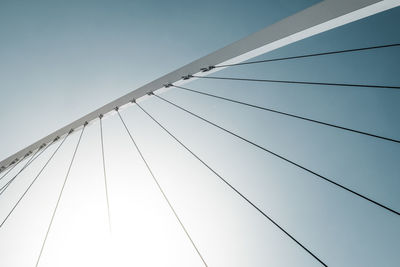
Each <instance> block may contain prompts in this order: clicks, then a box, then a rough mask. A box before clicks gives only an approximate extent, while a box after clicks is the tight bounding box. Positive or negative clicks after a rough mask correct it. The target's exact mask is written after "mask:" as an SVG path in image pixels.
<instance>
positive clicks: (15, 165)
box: [0, 160, 22, 181]
mask: <svg viewBox="0 0 400 267" xmlns="http://www.w3.org/2000/svg"><path fill="white" fill-rule="evenodd" d="M21 161H22V160H19V161H18V162H16V163H14V165H13V166H12V167H11V168H10V169H8V171H7V172H6V173H5V174H4V175H3V176H1V178H0V181H1V180H2V179H3V178H4V177H5V176H6V175H7V174H8V173H9V172H10V171H12V170H13V169H14V168H15V167H17V165H18V164H20V163H21Z"/></svg>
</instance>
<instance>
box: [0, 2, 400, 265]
mask: <svg viewBox="0 0 400 267" xmlns="http://www.w3.org/2000/svg"><path fill="white" fill-rule="evenodd" d="M317 2H318V1H305V0H304V1H303V0H302V1H288V0H285V1H283V0H281V1H265V0H264V1H246V2H239V1H235V2H232V1H217V2H216V1H208V0H206V1H201V2H198V1H193V2H191V1H185V2H183V1H168V2H167V1H68V2H66V1H35V2H32V1H0V36H1V37H0V38H1V42H0V92H1V96H2V98H1V99H2V104H1V105H0V119H1V121H2V131H1V140H2V144H1V147H2V149H1V150H0V158H2V159H3V158H5V157H8V156H9V155H11V154H12V153H15V152H16V151H17V150H19V149H22V148H24V147H25V146H27V145H30V144H31V143H33V142H35V141H36V140H38V139H40V138H42V137H43V136H45V135H47V134H49V133H51V132H53V131H54V130H56V129H58V128H60V127H62V126H64V125H66V124H68V123H70V122H71V121H73V120H75V119H77V118H79V117H81V116H83V115H85V114H87V113H89V112H91V111H93V110H94V109H96V108H98V107H99V106H102V105H104V104H105V103H108V102H110V101H112V100H114V99H115V98H117V97H119V96H121V95H123V94H125V93H128V92H130V91H131V90H133V89H135V88H137V87H139V86H141V85H143V84H145V83H147V82H150V81H152V80H154V79H156V78H158V77H160V76H162V75H164V74H166V73H168V72H170V71H173V70H175V69H176V68H178V67H180V66H182V65H184V64H187V63H189V62H191V61H193V60H195V59H197V58H199V57H201V56H204V55H206V54H208V53H210V52H213V51H215V50H216V49H218V48H221V47H223V46H225V45H227V44H229V43H231V42H234V41H236V40H239V39H240V38H243V37H245V36H247V35H249V34H251V33H253V32H256V31H258V30H260V29H262V28H264V27H266V26H268V25H271V24H272V23H274V22H276V21H279V20H280V19H283V18H285V17H287V16H289V15H291V14H294V13H296V12H297V11H300V10H302V9H304V8H306V7H307V6H310V5H312V4H315V3H317ZM399 17H400V9H399V8H397V9H393V10H389V11H386V12H383V13H380V14H377V15H375V16H372V17H369V18H366V19H363V20H361V21H358V22H354V23H351V24H349V25H346V26H343V27H340V28H337V29H334V30H331V31H328V32H326V33H323V34H320V35H318V36H314V37H311V38H309V39H306V40H303V41H300V42H297V43H294V44H291V45H289V46H286V47H283V48H281V49H278V50H276V51H273V52H270V53H268V54H266V55H262V56H260V57H258V58H257V59H267V58H275V57H281V56H292V55H299V54H306V53H313V52H323V51H331V50H340V49H350V48H359V47H366V46H374V45H384V44H391V43H399V42H400V37H399V36H400V29H399V28H398V27H394V25H397V24H398V20H399V19H398V18H399ZM399 59H400V49H399V48H386V49H381V50H373V51H365V52H360V53H351V54H342V55H334V56H325V57H319V58H312V59H301V60H300V59H299V60H292V61H286V62H273V63H265V64H255V65H251V66H250V65H248V66H240V67H239V66H238V67H232V68H228V69H224V70H222V71H220V72H217V73H215V74H214V75H215V76H222V77H242V78H258V79H290V80H309V81H317V82H336V83H363V84H378V85H394V86H398V85H399V84H400V76H399V75H398V71H397V69H399V63H398V62H399ZM185 86H187V87H189V88H192V89H196V90H199V91H202V92H208V93H213V94H216V95H220V96H225V97H229V98H233V99H237V100H239V101H244V102H248V103H252V104H256V105H260V106H264V107H269V108H275V109H278V110H281V111H284V112H289V113H294V114H297V115H300V116H306V117H310V118H313V119H318V120H322V121H326V122H330V123H335V124H338V125H342V126H345V127H349V128H353V129H358V130H362V131H366V132H370V133H374V134H378V135H382V136H386V137H390V138H393V139H397V140H398V139H400V124H399V123H398V117H399V114H400V94H399V92H398V90H397V91H396V90H390V89H376V88H348V87H321V86H305V85H283V84H279V85H278V84H262V83H254V82H238V81H214V80H205V79H199V80H195V81H193V82H190V83H188V84H186V85H185ZM157 94H160V96H162V97H165V98H166V99H168V100H170V101H172V102H174V103H176V104H178V105H180V106H182V107H184V108H187V109H189V110H190V111H192V112H194V113H196V114H199V115H201V116H204V117H205V118H207V119H209V120H211V121H212V122H214V123H216V124H219V125H221V126H223V127H226V128H228V129H230V130H232V131H234V132H235V133H238V134H239V135H241V136H244V137H246V138H248V139H249V140H252V141H254V142H255V143H257V144H260V145H262V146H264V147H267V148H268V149H270V150H271V151H274V152H276V153H278V154H280V155H283V156H285V157H287V158H289V159H291V160H293V161H295V162H297V163H299V164H301V165H304V166H306V167H307V168H309V169H311V170H313V171H315V172H317V173H320V174H322V175H324V176H326V177H329V178H331V179H332V180H334V181H337V182H338V183H341V184H343V185H345V186H347V187H349V188H351V189H353V190H355V191H357V192H360V193H362V194H364V195H366V196H368V197H370V198H372V199H374V200H376V201H378V202H380V203H382V204H384V205H387V206H389V207H391V208H393V209H394V210H397V211H399V210H400V192H399V188H400V177H399V173H400V164H399V160H398V159H399V158H400V146H399V145H398V144H396V143H393V142H389V141H384V140H378V139H375V138H371V137H366V136H360V135H358V134H354V133H349V132H345V131H341V130H338V129H332V128H330V127H325V126H321V125H316V124H313V123H308V122H304V121H301V120H297V119H293V118H288V117H283V116H280V115H276V114H271V113H268V112H266V111H260V110H255V109H251V108H249V107H244V106H241V105H237V104H233V103H228V102H225V101H222V100H218V99H214V98H210V97H207V96H200V95H197V94H193V93H190V92H186V91H182V90H179V89H171V90H168V91H164V92H161V91H160V92H158V93H157ZM139 104H140V105H141V106H142V107H143V108H144V109H145V110H146V111H148V112H149V113H150V114H152V116H154V117H155V118H156V119H157V120H158V121H159V122H160V123H161V124H163V125H164V126H165V127H166V128H167V129H168V130H170V131H171V132H172V133H174V135H176V137H177V138H178V139H180V140H181V141H182V142H183V143H184V144H185V145H187V146H188V147H190V149H191V150H192V151H194V152H195V153H196V155H198V156H199V157H200V158H201V159H202V160H204V162H206V163H207V164H208V165H209V166H211V167H212V168H213V169H215V171H217V172H218V173H219V174H220V175H221V176H222V177H224V178H225V179H226V180H228V181H229V182H230V183H231V184H232V185H234V186H235V187H236V188H238V189H239V191H240V192H241V193H243V194H244V195H245V196H247V197H248V198H249V199H251V200H252V201H253V202H254V203H256V205H257V206H258V207H259V208H260V209H261V210H263V211H264V212H265V213H267V214H269V216H270V217H272V218H274V220H275V221H277V222H278V223H279V224H280V225H281V226H282V227H283V228H284V229H286V230H287V231H288V232H289V233H290V234H292V235H293V236H294V237H295V238H296V239H297V240H299V241H300V242H301V243H302V244H303V245H305V246H306V247H307V248H309V249H310V250H311V251H312V252H313V253H314V254H316V255H318V257H320V258H321V259H323V260H324V261H325V262H326V263H327V264H328V265H329V266H396V265H397V264H398V262H399V261H400V257H399V255H398V251H399V249H400V242H399V240H400V227H399V226H400V219H399V216H398V215H395V214H392V213H390V212H388V211H387V210H384V209H382V208H379V207H377V206H375V205H372V204H371V203H368V202H366V201H365V200H363V199H360V198H358V197H356V196H354V195H352V194H350V193H349V192H346V191H344V190H341V189H339V188H337V187H335V186H333V185H332V184H329V183H326V182H324V181H322V180H320V179H318V178H317V177H315V176H313V175H311V174H310V173H307V172H305V171H303V170H301V169H299V168H297V167H295V166H293V165H290V164H288V163H287V162H284V161H282V160H280V159H278V158H276V157H274V156H272V155H270V154H268V153H266V152H264V151H262V150H259V149H257V148H255V147H253V146H250V145H249V144H248V143H245V142H243V141H240V140H239V139H237V138H235V137H233V136H231V135H228V134H227V133H225V132H222V131H221V130H219V129H217V128H215V127H213V126H211V125H209V124H206V123H204V122H202V121H200V120H199V119H197V118H194V117H193V116H191V115H189V114H187V113H184V112H183V111H181V110H178V109H176V108H175V107H173V106H171V105H169V104H167V103H165V102H163V101H161V100H160V99H157V98H156V97H143V98H142V99H141V100H140V102H139ZM110 115H112V116H108V117H106V118H105V119H104V122H103V127H104V145H105V157H106V171H107V181H108V188H109V199H110V212H111V222H112V223H111V225H112V233H111V234H110V233H109V231H108V224H107V222H108V221H107V210H106V201H105V192H104V178H103V172H102V171H103V170H102V158H101V146H100V132H99V123H98V122H93V123H91V124H90V125H89V126H88V127H87V128H86V129H85V132H84V133H83V136H82V141H81V143H80V146H79V148H78V151H77V154H76V159H75V161H74V163H73V165H72V168H71V172H70V175H69V177H68V181H67V183H66V187H65V190H64V192H63V196H62V198H61V201H60V206H59V207H58V210H57V213H56V216H55V219H54V223H53V225H52V228H51V230H50V233H49V238H48V240H47V242H46V246H45V248H44V252H43V255H42V258H41V261H40V264H39V266H203V265H202V262H201V260H200V259H199V257H198V255H197V254H196V252H195V250H194V249H193V247H192V246H191V244H190V242H189V241H188V239H187V237H186V236H185V234H184V232H183V231H182V229H181V228H180V225H179V223H178V222H177V221H176V218H175V217H174V216H173V214H172V212H171V210H170V209H169V207H168V205H167V204H166V203H165V200H164V199H163V198H162V195H161V193H160V192H159V191H158V188H157V187H156V184H155V183H154V181H153V180H152V177H151V176H150V174H149V172H148V170H147V169H146V166H145V165H144V163H143V161H142V159H141V158H140V156H139V154H138V152H137V151H136V150H135V147H134V146H133V144H132V142H131V140H130V139H129V136H128V135H127V133H126V131H125V129H124V128H123V125H122V124H121V121H120V120H119V117H118V116H116V115H115V114H110ZM121 116H122V117H123V118H124V120H125V121H126V123H127V125H128V128H129V129H130V131H131V133H132V136H133V137H134V139H135V141H137V144H138V145H139V148H140V149H141V151H142V153H143V155H144V157H145V158H146V160H147V161H148V163H149V166H150V167H151V168H152V171H153V172H154V175H155V177H156V178H157V179H158V181H159V183H160V185H161V187H162V188H163V189H164V191H165V193H166V195H167V196H168V198H169V199H170V202H171V203H172V205H173V206H174V208H175V209H176V212H177V214H178V215H179V217H180V218H181V220H182V222H183V224H184V225H185V226H186V228H187V230H188V232H189V233H190V235H191V237H192V239H193V240H194V242H195V244H196V245H197V247H198V248H199V251H200V252H201V254H202V256H203V257H204V259H205V260H206V262H207V263H208V265H209V266H320V264H319V263H318V262H316V261H315V259H313V258H312V257H311V256H310V255H309V254H307V253H306V252H305V251H304V250H302V249H301V247H299V246H298V245H297V244H295V243H294V242H293V241H292V240H291V239H289V238H288V237H287V236H286V235H284V234H283V233H282V232H281V231H279V229H278V228H277V227H276V226H274V225H273V224H271V222H269V221H268V220H267V219H266V218H265V217H263V216H261V214H260V213H258V212H257V211H256V210H255V209H254V208H252V207H251V206H250V205H249V204H248V203H246V202H245V201H244V200H243V199H242V198H240V197H239V196H238V195H237V194H235V193H234V192H233V191H232V190H231V189H230V188H228V187H227V186H226V185H225V184H224V183H222V182H221V181H220V180H219V179H218V177H216V176H215V174H213V173H212V172H210V170H208V169H207V168H206V167H205V166H204V165H203V164H202V163H201V162H199V161H198V160H197V159H196V158H194V157H193V156H192V155H190V154H189V153H188V152H187V151H186V150H185V149H184V148H182V147H181V146H180V145H179V144H178V143H177V142H176V141H174V140H173V139H172V138H171V137H170V136H169V135H168V134H166V133H165V132H164V131H163V130H162V129H161V128H160V127H159V126H157V125H156V124H155V123H154V122H153V121H152V120H151V119H149V117H147V115H146V114H144V113H143V112H142V111H141V110H140V109H139V108H138V107H136V106H135V105H132V106H130V107H128V108H126V109H123V110H121ZM78 137H79V133H78V132H77V133H74V134H72V135H71V136H69V137H68V138H67V140H66V141H65V144H64V145H63V146H62V147H61V148H60V150H59V152H57V154H56V155H55V156H54V159H53V160H52V161H51V162H50V163H49V165H48V167H46V169H45V171H43V173H42V174H41V176H40V177H39V178H38V180H37V182H36V183H35V184H34V185H33V186H32V188H31V190H30V191H29V193H28V194H27V195H26V197H25V198H24V199H23V200H22V201H21V203H20V205H19V206H18V207H17V208H16V209H15V212H14V213H13V214H12V215H11V216H10V217H9V219H8V221H7V222H6V223H5V224H4V225H3V226H2V227H1V228H0V266H34V264H35V263H36V260H37V257H38V253H39V251H40V247H41V245H42V242H43V238H44V235H45V233H46V230H47V227H48V223H49V221H50V218H51V215H52V212H53V209H54V207H55V203H56V201H57V198H58V195H59V192H60V189H61V186H62V184H63V181H64V178H65V177H66V172H67V168H68V164H69V163H70V161H71V157H72V153H73V150H74V148H75V145H76V143H77V140H78ZM58 144H59V143H56V144H54V145H52V146H50V147H49V148H48V149H47V150H46V151H45V152H44V153H43V154H42V155H41V156H40V157H38V159H37V160H35V161H34V162H33V163H32V164H31V165H29V167H28V168H27V169H26V170H24V171H23V172H21V174H20V175H19V176H18V179H16V180H15V182H13V184H12V185H11V186H10V187H9V188H8V189H7V191H5V193H4V194H2V195H0V218H1V220H3V218H5V216H6V215H7V213H8V212H9V211H10V210H11V209H12V207H13V206H14V204H15V203H16V201H18V199H19V197H20V196H21V195H22V194H23V192H24V191H25V190H26V188H27V187H28V186H29V184H30V183H31V182H32V180H33V179H34V177H35V176H36V175H37V174H38V173H39V171H40V169H41V168H42V166H43V165H44V164H45V163H46V161H47V160H48V159H49V157H50V156H51V154H52V152H53V151H55V149H56V148H57V145H58ZM19 168H20V167H18V168H15V170H13V171H12V172H10V173H9V174H8V175H7V176H6V177H5V178H4V179H3V180H1V181H0V186H2V185H4V184H5V183H6V182H7V181H8V180H9V179H10V178H12V177H13V176H14V175H15V174H16V173H18V171H19Z"/></svg>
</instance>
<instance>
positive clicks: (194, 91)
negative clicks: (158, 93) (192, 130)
mask: <svg viewBox="0 0 400 267" xmlns="http://www.w3.org/2000/svg"><path fill="white" fill-rule="evenodd" d="M172 86H173V87H176V88H179V89H182V90H186V91H189V92H193V93H197V94H201V95H205V96H210V97H214V98H218V99H222V100H225V101H229V102H232V103H236V104H240V105H244V106H248V107H252V108H257V109H261V110H265V111H269V112H273V113H277V114H281V115H285V116H288V117H293V118H296V119H301V120H305V121H309V122H314V123H318V124H322V125H325V126H330V127H334V128H337V129H341V130H345V131H349V132H353V133H358V134H362V135H366V136H371V137H375V138H379V139H383V140H387V141H391V142H395V143H400V140H396V139H392V138H388V137H384V136H380V135H376V134H371V133H367V132H363V131H359V130H354V129H350V128H346V127H343V126H339V125H335V124H331V123H327V122H323V121H318V120H314V119H310V118H306V117H301V116H298V115H294V114H290V113H286V112H282V111H279V110H275V109H271V108H265V107H261V106H257V105H253V104H249V103H245V102H241V101H237V100H234V99H230V98H226V97H222V96H217V95H213V94H209V93H204V92H200V91H197V90H193V89H190V88H187V87H182V86H177V85H172Z"/></svg>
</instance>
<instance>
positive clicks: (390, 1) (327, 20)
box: [0, 0, 400, 171]
mask: <svg viewBox="0 0 400 267" xmlns="http://www.w3.org/2000/svg"><path fill="white" fill-rule="evenodd" d="M399 5H400V0H383V1H382V0H325V1H322V2H320V3H318V4H316V5H314V6H311V7H309V8H307V9H305V10H303V11H300V12H298V13H296V14H294V15H292V16H290V17H288V18H285V19H283V20H281V21H279V22H277V23H275V24H273V25H271V26H268V27H266V28H264V29H263V30H261V31H259V32H257V33H254V34H252V35H250V36H248V37H246V38H243V39H241V40H239V41H237V42H235V43H233V44H231V45H228V46H226V47H224V48H221V49H219V50H217V51H215V52H213V53H211V54H209V55H207V56H205V57H202V58H200V59H198V60H195V61H193V62H192V63H190V64H187V65H185V66H183V67H181V68H179V69H177V70H175V71H173V72H170V73H168V74H166V75H164V76H162V77H160V78H158V79H156V80H154V81H152V82H150V83H148V84H146V85H144V86H142V87H139V88H137V89H135V90H133V91H132V92H130V93H128V94H126V95H124V96H122V97H120V98H118V99H116V100H114V101H112V102H110V103H108V104H106V105H104V106H103V107H101V108H99V109H97V110H95V111H93V112H91V113H89V114H87V115H86V116H83V117H82V118H80V119H78V120H76V121H74V122H72V123H70V124H68V125H67V126H65V127H63V128H61V129H59V130H57V131H55V132H54V133H52V134H50V135H48V136H46V137H44V138H42V139H41V140H39V141H37V142H36V143H34V144H32V145H30V146H28V147H26V148H25V149H22V150H20V151H19V152H17V153H15V154H14V155H12V156H10V157H8V158H6V159H5V160H3V161H1V162H0V171H3V170H5V169H7V168H8V167H10V166H12V164H15V163H16V162H18V160H17V159H22V158H23V157H24V156H25V155H26V154H27V153H28V152H29V151H32V152H33V151H35V150H36V149H38V148H39V147H40V146H41V145H42V144H48V143H49V142H51V141H53V140H54V139H55V138H57V137H61V136H63V135H65V134H67V133H68V132H69V131H70V130H71V129H75V130H76V129H77V128H79V127H82V125H83V124H84V123H85V122H90V121H92V120H95V119H97V118H98V117H99V116H100V115H104V114H107V113H109V112H115V111H114V109H115V107H121V106H123V105H126V104H128V103H130V102H131V100H133V99H135V100H136V99H138V98H140V97H142V96H145V95H147V94H148V93H149V92H152V91H155V90H158V89H160V88H163V87H164V85H167V84H170V83H174V84H176V85H181V84H184V83H186V82H188V81H191V80H192V79H194V78H190V79H188V80H183V79H182V77H185V76H186V77H187V76H188V75H193V74H196V75H197V76H200V75H207V74H209V73H213V72H215V71H217V70H221V69H223V68H218V69H210V70H209V71H207V72H202V71H201V69H204V68H207V69H209V67H210V66H216V65H218V64H221V65H223V64H234V63H239V62H242V61H245V60H248V59H250V58H253V57H256V56H259V55H261V54H264V53H266V52H269V51H272V50H274V49H277V48H280V47H282V46H285V45H288V44H291V43H294V42H296V41H299V40H302V39H305V38H307V37H310V36H313V35H316V34H319V33H322V32H325V31H328V30H330V29H333V28H336V27H339V26H342V25H345V24H347V23H350V22H353V21H356V20H359V19H362V18H365V17H368V16H371V15H374V14H376V13H379V12H382V11H385V10H387V9H390V8H393V7H396V6H399ZM13 162H14V163H13Z"/></svg>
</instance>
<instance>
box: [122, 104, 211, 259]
mask: <svg viewBox="0 0 400 267" xmlns="http://www.w3.org/2000/svg"><path fill="white" fill-rule="evenodd" d="M117 112H118V116H119V118H120V119H121V122H122V124H123V125H124V127H125V129H126V131H127V133H128V135H129V137H130V138H131V140H132V142H133V144H134V145H135V147H136V150H137V151H138V152H139V155H140V157H141V158H142V160H143V162H144V164H145V165H146V167H147V169H148V170H149V172H150V174H151V176H152V177H153V180H154V182H155V183H156V184H157V187H158V189H159V190H160V192H161V194H162V195H163V197H164V199H165V201H166V202H167V204H168V206H169V207H170V209H171V210H172V212H173V213H174V215H175V218H176V219H177V220H178V222H179V224H180V225H181V227H182V229H183V231H184V232H185V234H186V236H187V237H188V239H189V240H190V243H192V245H193V247H194V249H195V250H196V252H197V254H198V255H199V257H200V259H201V260H202V262H203V263H204V265H205V266H208V265H207V263H206V261H205V260H204V258H203V256H202V255H201V253H200V251H199V250H198V249H197V246H196V244H195V243H194V241H193V239H192V238H191V237H190V235H189V232H188V231H187V230H186V227H185V226H184V225H183V223H182V221H181V220H180V219H179V216H178V214H177V213H176V211H175V209H174V208H173V207H172V204H171V203H170V202H169V200H168V197H167V195H166V194H165V193H164V190H163V189H162V188H161V186H160V184H159V183H158V181H157V179H156V177H155V176H154V174H153V172H152V171H151V169H150V166H149V164H148V163H147V161H146V159H145V158H144V156H143V154H142V152H141V151H140V149H139V147H138V145H137V144H136V142H135V140H134V139H133V137H132V135H131V133H130V131H129V129H128V127H127V126H126V124H125V122H124V120H123V119H122V117H121V114H120V113H119V111H118V110H117Z"/></svg>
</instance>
